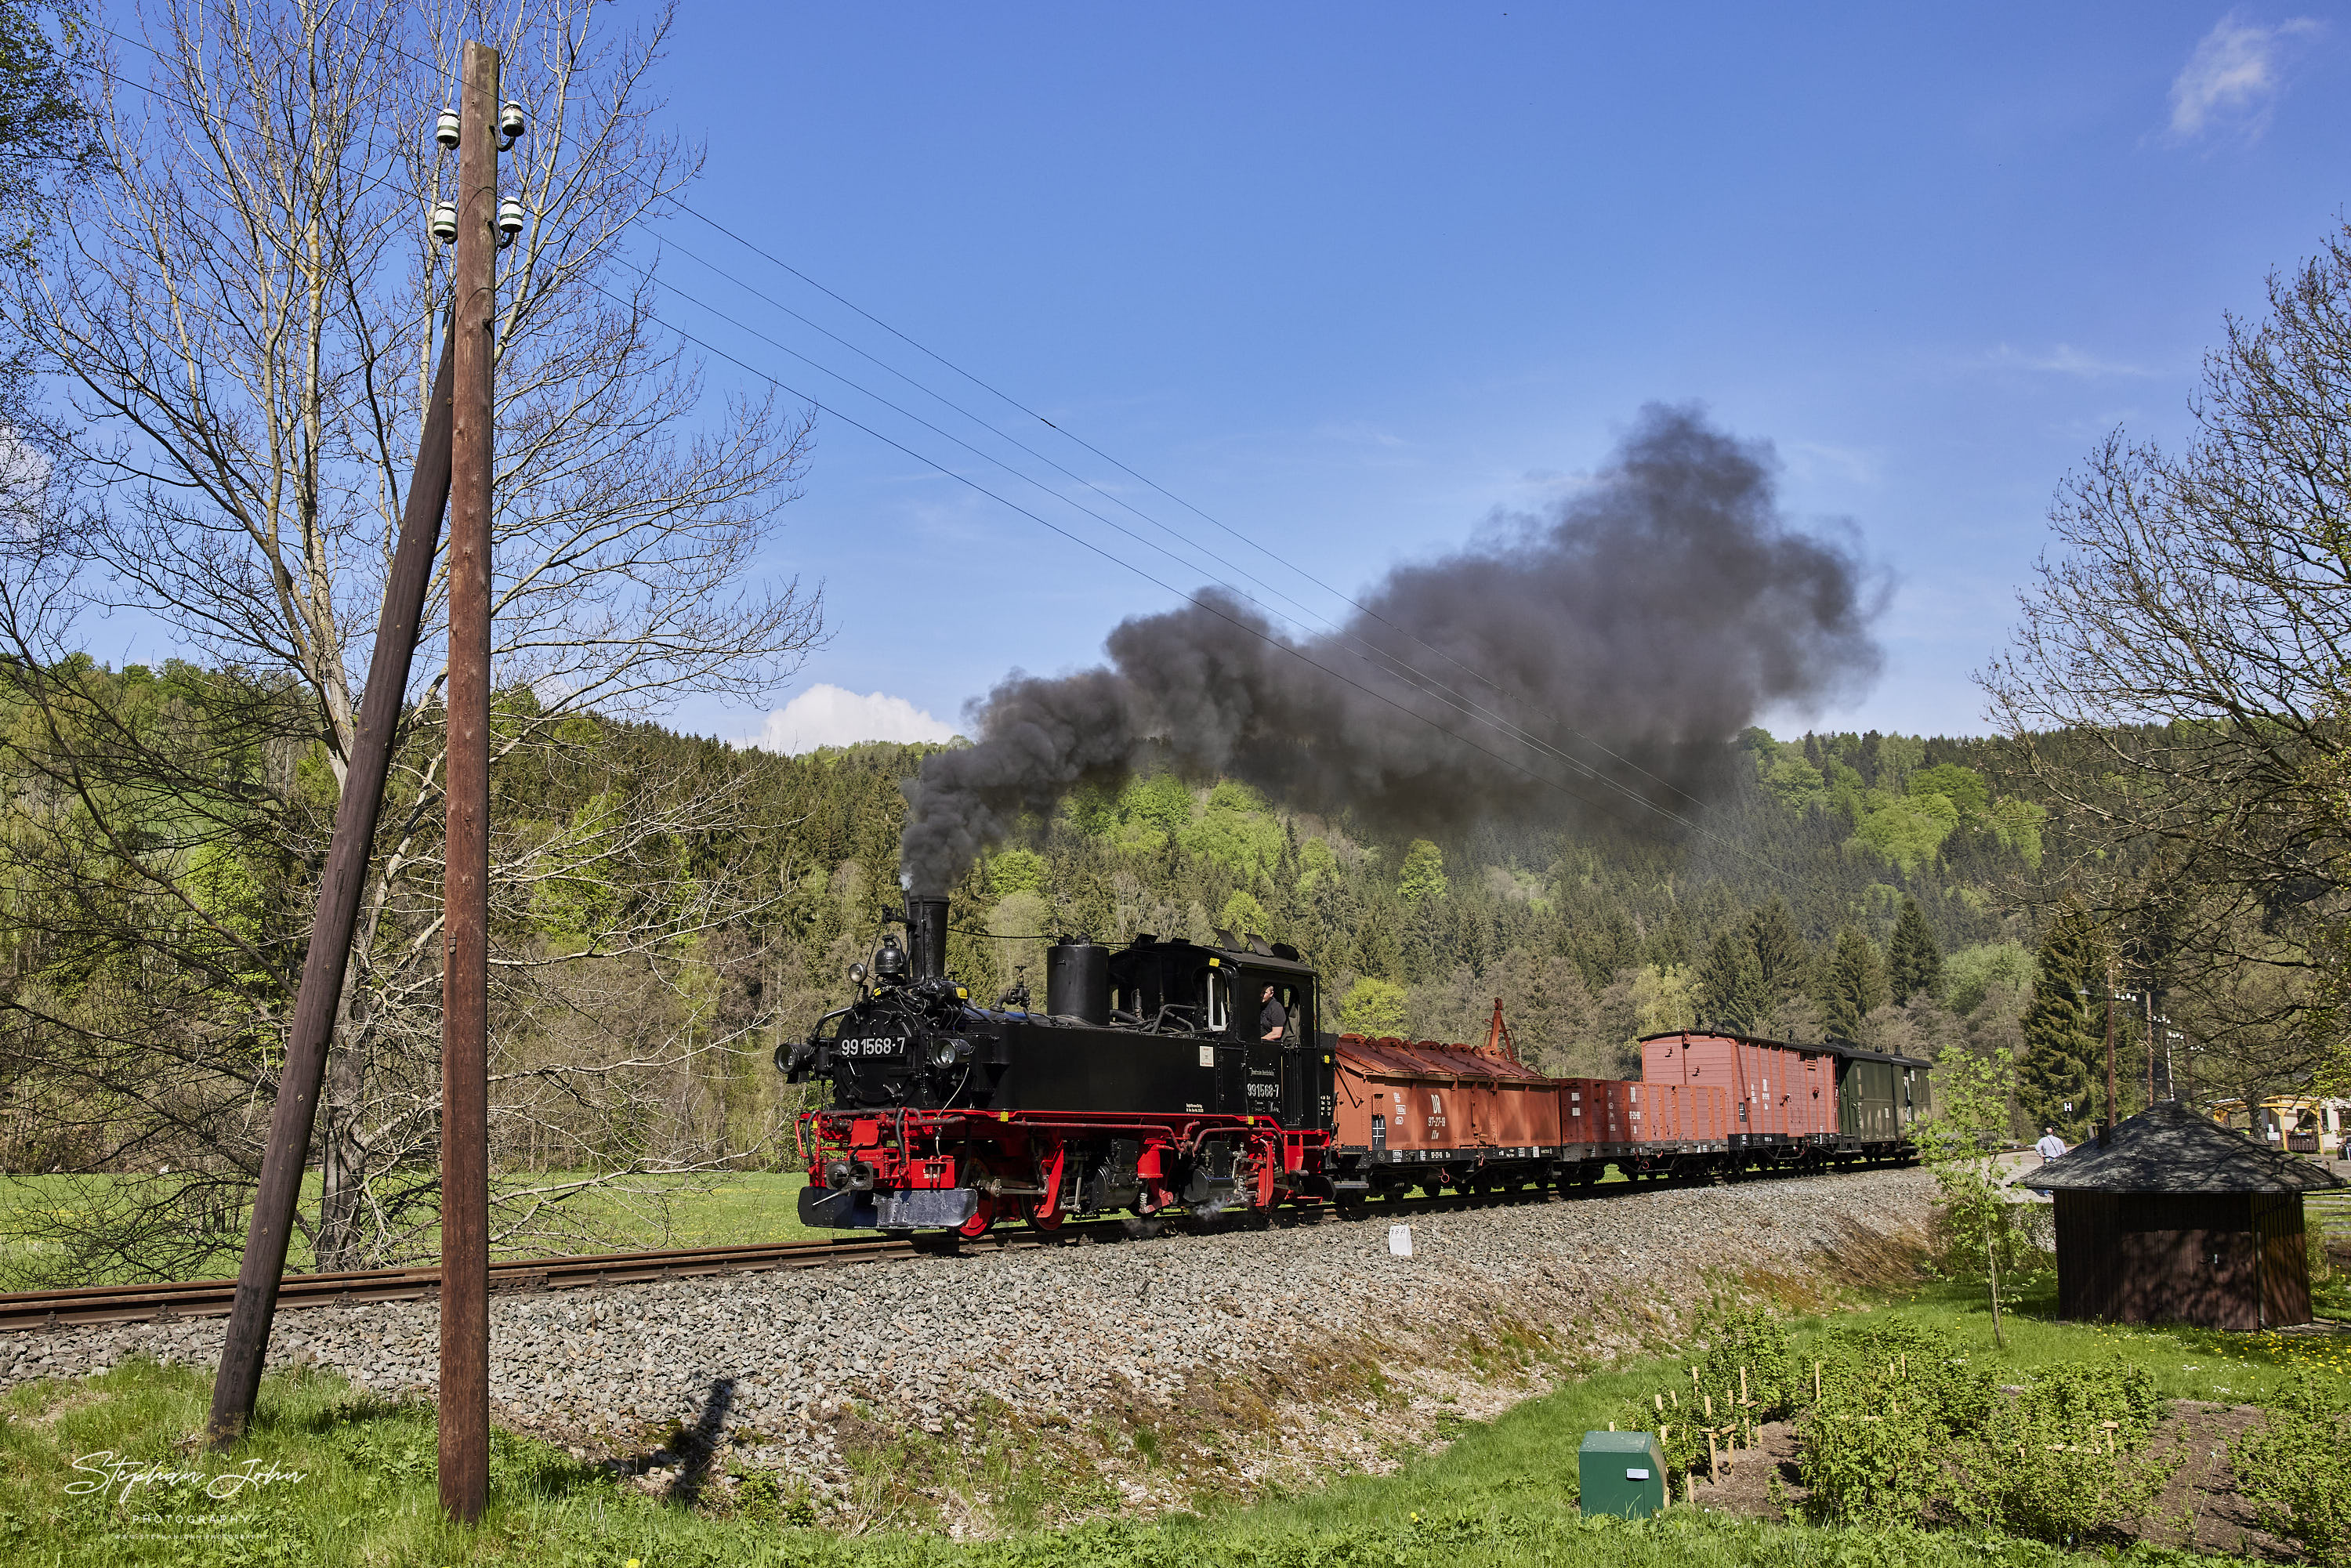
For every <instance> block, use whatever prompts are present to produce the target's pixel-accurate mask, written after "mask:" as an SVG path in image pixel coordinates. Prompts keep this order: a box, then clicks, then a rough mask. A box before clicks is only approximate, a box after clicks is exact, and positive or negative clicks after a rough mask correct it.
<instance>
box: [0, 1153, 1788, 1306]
mask: <svg viewBox="0 0 2351 1568" xmlns="http://www.w3.org/2000/svg"><path fill="white" fill-rule="evenodd" d="M1755 1174H1756V1175H1762V1174H1764V1173H1761V1172H1759V1173H1755ZM1771 1174H1772V1175H1775V1176H1776V1175H1785V1176H1797V1175H1805V1174H1814V1175H1817V1174H1821V1173H1818V1172H1802V1171H1797V1170H1790V1171H1787V1172H1784V1173H1781V1172H1774V1173H1771ZM1706 1183H1707V1178H1705V1177H1700V1176H1689V1177H1675V1178H1670V1179H1660V1178H1651V1179H1648V1180H1644V1181H1638V1182H1602V1183H1597V1184H1595V1185H1593V1186H1588V1187H1585V1186H1579V1187H1575V1188H1573V1189H1572V1190H1570V1191H1568V1192H1564V1193H1562V1192H1558V1191H1555V1190H1554V1189H1552V1188H1551V1187H1547V1186H1546V1187H1541V1188H1519V1189H1516V1190H1510V1189H1503V1190H1498V1191H1494V1192H1487V1193H1448V1194H1446V1195H1444V1196H1441V1197H1429V1196H1426V1195H1422V1196H1418V1197H1403V1196H1395V1197H1380V1198H1366V1199H1364V1200H1363V1201H1361V1202H1359V1203H1355V1204H1351V1205H1348V1206H1345V1207H1340V1206H1338V1205H1334V1204H1330V1203H1320V1204H1316V1205H1314V1206H1312V1207H1306V1206H1299V1207H1285V1208H1277V1209H1274V1210H1272V1211H1271V1212H1270V1213H1268V1214H1265V1215H1263V1216H1262V1217H1260V1218H1259V1219H1258V1221H1257V1222H1258V1223H1260V1224H1265V1225H1272V1226H1282V1227H1295V1226H1301V1225H1320V1224H1323V1223H1325V1222H1328V1221H1332V1220H1344V1219H1371V1218H1376V1217H1377V1216H1379V1215H1383V1214H1388V1215H1405V1214H1453V1213H1459V1212H1462V1211H1464V1210H1468V1209H1475V1208H1493V1207H1505V1206H1510V1205H1524V1204H1531V1203H1583V1202H1589V1201H1591V1200H1593V1199H1594V1198H1603V1199H1604V1198H1606V1197H1613V1196H1614V1195H1616V1194H1618V1193H1627V1192H1648V1191H1656V1190H1661V1189H1666V1188H1671V1187H1682V1186H1698V1185H1705V1184H1706ZM1236 1222H1238V1223H1243V1224H1246V1223H1249V1214H1248V1213H1247V1211H1243V1210H1238V1209H1236V1210H1230V1211H1228V1213H1227V1214H1226V1215H1224V1216H1223V1217H1220V1218H1218V1219H1213V1220H1199V1219H1195V1218H1192V1217H1190V1216H1183V1217H1178V1218H1175V1219H1172V1220H1170V1221H1166V1222H1159V1223H1155V1224H1153V1225H1152V1226H1150V1228H1147V1229H1142V1230H1139V1231H1138V1230H1135V1229H1130V1228H1129V1225H1128V1221H1126V1220H1125V1219H1123V1218H1109V1219H1072V1220H1070V1221H1068V1222H1067V1223H1065V1224H1062V1225H1060V1226H1057V1227H1055V1228H1053V1229H1050V1230H1037V1229H1034V1228H1025V1227H1019V1226H1015V1225H1011V1224H1006V1225H1001V1226H998V1227H997V1228H994V1229H992V1230H990V1231H988V1232H987V1233H986V1234H985V1235H982V1236H977V1237H958V1236H956V1235H955V1234H954V1233H953V1232H951V1231H949V1232H939V1233H933V1232H927V1231H926V1232H924V1233H923V1234H922V1235H921V1236H919V1237H914V1238H908V1237H900V1236H881V1235H870V1236H855V1237H849V1238H845V1239H837V1240H824V1241H760V1242H751V1243H747V1244H743V1245H737V1246H727V1247H674V1248H666V1249H659V1250H656V1251H650V1252H604V1253H596V1254H591V1255H588V1256H583V1257H578V1258H510V1259H494V1260H491V1263H490V1269H489V1293H490V1294H491V1295H493V1296H511V1295H525V1294H531V1293H535V1292H538V1291H577V1290H593V1289H596V1288H599V1287H602V1286H610V1285H642V1284H651V1283H654V1282H658V1281H664V1280H688V1279H701V1278H707V1277H710V1276H714V1275H721V1274H746V1273H761V1272H770V1271H776V1270H797V1269H832V1268H840V1267H841V1266H843V1265H846V1264H851V1263H867V1262H872V1263H883V1262H896V1261H901V1260H907V1259H913V1258H926V1257H940V1256H963V1257H968V1256H972V1255H975V1254H981V1253H987V1252H1004V1251H1013V1250H1019V1249H1029V1248H1035V1247H1060V1246H1071V1245H1083V1244H1086V1243H1090V1242H1095V1241H1120V1240H1127V1239H1138V1238H1139V1237H1142V1236H1155V1235H1158V1234H1161V1233H1162V1232H1163V1231H1164V1230H1170V1229H1172V1230H1175V1231H1176V1232H1178V1233H1182V1232H1187V1231H1188V1232H1194V1233H1202V1232H1208V1233H1212V1232H1214V1231H1217V1230H1219V1229H1226V1228H1232V1227H1233V1226H1234V1225H1235V1224H1236ZM440 1291H441V1270H439V1269H438V1268H436V1267H434V1266H433V1265H431V1264H419V1265H417V1266H415V1267H413V1268H405V1269H360V1270H350V1271H347V1272H342V1273H332V1274H288V1275H286V1276H285V1277H284V1278H283V1279H282V1280H281V1281H279V1284H278V1295H277V1305H278V1307H279V1309H280V1310H281V1311H283V1310H287V1309H292V1308H298V1307H340V1306H364V1305H368V1304H370V1303H372V1302H377V1301H423V1300H425V1299H427V1298H433V1297H437V1296H438V1295H439V1294H440ZM235 1299H236V1281H235V1280H190V1281H170V1282H155V1283H147V1284H135V1285H90V1286H80V1287H73V1288H68V1289H66V1290H57V1291H16V1292H14V1293H8V1294H0V1333H11V1332H14V1333H23V1332H26V1331H35V1330H43V1329H64V1328H79V1327H86V1326H89V1325H93V1324H101V1323H141V1322H175V1321H177V1320H180V1319H183V1318H210V1317H225V1316H227V1315H228V1313H229V1311H230V1309H231V1307H232V1306H233V1304H234V1303H235Z"/></svg>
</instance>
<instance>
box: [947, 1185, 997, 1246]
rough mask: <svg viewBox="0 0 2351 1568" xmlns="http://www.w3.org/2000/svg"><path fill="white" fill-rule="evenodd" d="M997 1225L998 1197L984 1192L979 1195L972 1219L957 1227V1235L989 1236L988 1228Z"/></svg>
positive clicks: (972, 1212)
mask: <svg viewBox="0 0 2351 1568" xmlns="http://www.w3.org/2000/svg"><path fill="white" fill-rule="evenodd" d="M995 1223H996V1195H995V1194H994V1193H992V1192H983V1193H981V1194H980V1195H979V1202H978V1203H977V1206H975V1207H973V1209H972V1211H971V1218H969V1219H967V1220H965V1221H964V1222H963V1223H962V1224H961V1225H958V1226H956V1235H958V1236H985V1235H987V1228H988V1227H989V1226H991V1225H993V1224H995Z"/></svg>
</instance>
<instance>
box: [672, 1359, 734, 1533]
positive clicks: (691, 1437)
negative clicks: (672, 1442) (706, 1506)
mask: <svg viewBox="0 0 2351 1568" xmlns="http://www.w3.org/2000/svg"><path fill="white" fill-rule="evenodd" d="M734 1407H735V1380H734V1379H733V1378H731V1377H720V1378H714V1379H712V1381H711V1385H710V1397H709V1399H708V1400H707V1401H705V1403H704V1405H703V1406H702V1414H701V1415H700V1416H697V1417H696V1418H695V1423H694V1425H693V1426H691V1427H687V1428H686V1429H685V1430H684V1432H683V1433H681V1434H679V1437H678V1440H677V1446H678V1449H679V1453H678V1458H680V1459H681V1460H683V1461H684V1463H683V1464H682V1465H681V1466H680V1468H679V1469H678V1473H677V1481H676V1483H675V1484H674V1485H673V1486H672V1487H671V1488H670V1490H669V1500H670V1501H671V1502H673V1503H675V1504H676V1505H677V1506H679V1507H680V1508H692V1507H693V1506H694V1505H695V1503H696V1502H697V1501H699V1500H701V1497H702V1488H703V1483H704V1482H705V1481H706V1480H707V1479H709V1477H710V1460H711V1456H712V1455H714V1454H716V1452H717V1451H718V1440H719V1439H720V1438H721V1437H725V1436H726V1413H727V1412H728V1411H729V1410H732V1409H733V1408H734Z"/></svg>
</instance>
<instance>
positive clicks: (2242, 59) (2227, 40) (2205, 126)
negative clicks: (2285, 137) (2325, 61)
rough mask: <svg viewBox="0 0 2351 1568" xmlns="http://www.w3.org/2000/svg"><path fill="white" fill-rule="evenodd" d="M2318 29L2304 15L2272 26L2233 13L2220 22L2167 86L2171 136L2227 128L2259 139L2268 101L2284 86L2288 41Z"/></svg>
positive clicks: (2181, 137)
mask: <svg viewBox="0 0 2351 1568" xmlns="http://www.w3.org/2000/svg"><path fill="white" fill-rule="evenodd" d="M2319 26H2320V25H2319V23H2318V22H2317V20H2316V19H2315V18H2314V17H2310V16H2295V17H2292V18H2290V19H2288V20H2286V21H2283V22H2280V23H2279V24H2278V25H2277V26H2274V27H2264V26H2261V25H2260V24H2258V23H2254V22H2248V21H2246V20H2245V19H2244V16H2243V15H2242V13H2241V12H2236V11H2231V12H2230V13H2229V14H2228V15H2227V16H2223V17H2221V18H2220V21H2218V22H2216V23H2214V24H2213V26H2212V30H2211V31H2210V32H2209V33H2207V34H2205V35H2204V37H2203V39H2202V41H2200V42H2199V43H2198V44H2197V46H2196V52H2195V53H2193V54H2191V55H2189V57H2188V64H2187V65H2186V66H2185V67H2184V68H2182V69H2181V70H2180V73H2179V77H2178V78H2175V79H2174V80H2173V82H2172V84H2171V134H2172V135H2173V136H2174V137H2175V138H2177V139H2179V140H2180V141H2187V140H2189V139H2190V138H2193V137H2197V136H2201V135H2203V134H2204V132H2205V131H2210V130H2212V129H2215V128H2216V127H2220V126H2223V125H2229V124H2233V125H2236V126H2238V127H2240V128H2241V129H2242V130H2243V131H2244V132H2245V134H2246V135H2247V136H2248V137H2253V136H2259V135H2260V134H2261V133H2262V128H2263V127H2264V126H2265V125H2267V123H2268V121H2269V110H2270V105H2271V103H2272V101H2273V100H2274V99H2276V97H2277V95H2278V93H2279V92H2280V90H2282V89H2283V87H2284V81H2283V74H2284V67H2285V62H2286V56H2287V53H2288V51H2289V49H2290V47H2292V44H2293V41H2294V39H2296V38H2300V37H2308V36H2310V35H2312V34H2314V33H2316V32H2317V31H2319Z"/></svg>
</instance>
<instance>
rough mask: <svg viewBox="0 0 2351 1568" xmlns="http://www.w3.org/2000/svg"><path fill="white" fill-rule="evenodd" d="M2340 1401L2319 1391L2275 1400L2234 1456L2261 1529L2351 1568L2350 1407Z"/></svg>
mask: <svg viewBox="0 0 2351 1568" xmlns="http://www.w3.org/2000/svg"><path fill="white" fill-rule="evenodd" d="M2340 1398H2341V1396H2340V1395H2337V1396H2335V1401H2339V1400H2340ZM2335 1401H2330V1400H2328V1399H2326V1398H2325V1397H2323V1396H2321V1395H2319V1394H2318V1393H2317V1392H2316V1391H2315V1390H2312V1391H2306V1392H2304V1393H2303V1394H2301V1395H2299V1396H2296V1397H2294V1398H2292V1399H2289V1400H2288V1401H2287V1402H2285V1403H2284V1404H2283V1405H2279V1406H2274V1407H2273V1408H2272V1409H2271V1410H2269V1411H2268V1412H2267V1414H2266V1416H2265V1418H2264V1419H2263V1420H2262V1425H2261V1426H2260V1427H2256V1428H2255V1429H2254V1430H2252V1431H2251V1432H2248V1433H2247V1434H2245V1436H2244V1437H2242V1438H2241V1439H2240V1440H2239V1442H2238V1444H2237V1449H2236V1453H2235V1455H2234V1456H2233V1458H2234V1460H2235V1465H2236V1471H2237V1477H2238V1482H2237V1484H2238V1486H2239V1488H2240V1489H2241V1490H2242V1491H2243V1492H2244V1494H2245V1496H2246V1497H2247V1498H2248V1499H2249V1500H2252V1504H2253V1507H2254V1509H2255V1510H2256V1511H2257V1512H2258V1514H2259V1516H2260V1519H2261V1521H2262V1529H2264V1530H2268V1531H2274V1532H2275V1533H2277V1534H2279V1535H2283V1536H2284V1537H2285V1538H2286V1539H2288V1540H2290V1541H2292V1542H2295V1543H2296V1544H2297V1545H2299V1546H2301V1547H2302V1549H2303V1550H2304V1552H2307V1553H2308V1554H2309V1555H2310V1556H2311V1558H2312V1559H2313V1560H2314V1561H2316V1562H2319V1563H2325V1564H2327V1565H2328V1568H2351V1407H2346V1406H2343V1405H2342V1404H2340V1403H2338V1402H2335Z"/></svg>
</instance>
